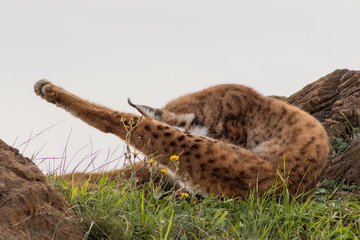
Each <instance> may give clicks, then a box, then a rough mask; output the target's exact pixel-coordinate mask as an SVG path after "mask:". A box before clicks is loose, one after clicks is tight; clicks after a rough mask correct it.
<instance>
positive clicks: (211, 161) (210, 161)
mask: <svg viewBox="0 0 360 240" xmlns="http://www.w3.org/2000/svg"><path fill="white" fill-rule="evenodd" d="M207 162H208V163H215V160H214V159H209V160H208V161H207Z"/></svg>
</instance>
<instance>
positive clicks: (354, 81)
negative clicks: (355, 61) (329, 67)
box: [287, 69, 360, 186]
mask: <svg viewBox="0 0 360 240" xmlns="http://www.w3.org/2000/svg"><path fill="white" fill-rule="evenodd" d="M287 102H288V103H290V104H293V105H295V106H298V107H300V108H302V109H303V110H305V111H307V112H309V113H310V114H312V115H313V116H314V117H316V118H317V119H318V120H319V121H320V122H322V123H323V125H324V127H325V129H326V131H327V132H328V134H329V136H330V138H331V139H334V138H337V137H342V138H344V139H345V140H346V141H349V142H351V144H350V146H349V147H348V148H347V149H346V151H345V152H342V153H340V154H338V155H330V156H329V162H328V165H327V168H326V170H325V171H324V174H323V179H338V180H340V181H345V182H346V183H348V184H352V183H355V184H357V185H359V186H360V140H359V139H357V138H358V137H359V134H358V132H359V126H360V123H359V119H360V71H350V70H347V69H342V70H336V71H334V72H333V73H330V74H329V75H327V76H325V77H322V78H320V79H319V80H317V81H316V82H313V83H311V84H309V85H307V86H306V87H304V88H303V89H302V90H300V91H298V92H297V93H295V94H293V95H292V96H290V97H289V98H288V99H287Z"/></svg>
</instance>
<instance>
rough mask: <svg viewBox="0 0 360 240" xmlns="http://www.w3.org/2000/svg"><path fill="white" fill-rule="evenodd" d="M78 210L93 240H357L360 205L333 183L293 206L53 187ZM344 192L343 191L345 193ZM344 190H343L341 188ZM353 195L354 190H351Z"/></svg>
mask: <svg viewBox="0 0 360 240" xmlns="http://www.w3.org/2000/svg"><path fill="white" fill-rule="evenodd" d="M53 182H54V183H55V185H56V186H57V188H58V189H59V190H60V191H61V192H62V193H63V194H64V195H65V197H66V198H67V200H68V201H69V202H70V203H71V204H72V205H73V206H74V209H75V211H76V213H77V214H78V216H79V217H80V219H82V223H81V224H82V227H83V228H84V230H85V232H86V236H87V238H88V239H358V237H359V236H360V199H357V198H356V197H353V196H351V195H348V194H345V195H342V197H339V196H337V195H336V193H335V191H336V190H337V189H339V187H338V188H335V187H334V186H335V185H334V182H327V183H326V184H327V185H328V186H326V184H323V185H324V187H325V188H324V187H322V188H320V189H319V190H318V191H317V192H316V193H315V195H314V196H312V197H311V199H309V200H306V201H305V202H303V201H301V200H300V199H298V200H293V201H290V200H289V199H290V198H289V195H288V193H287V191H283V193H282V194H281V195H280V196H275V194H274V191H273V190H270V191H269V193H267V194H266V195H264V196H262V197H256V196H255V194H252V195H251V196H250V197H249V199H247V200H246V201H243V200H240V199H228V198H221V199H220V198H215V197H213V196H209V197H206V198H205V199H203V200H198V199H196V198H192V197H189V198H181V199H175V197H174V194H171V193H170V196H164V194H163V192H162V191H161V190H160V189H157V188H156V187H154V186H153V185H152V183H149V184H148V185H147V186H145V187H144V189H143V190H140V189H138V188H136V187H134V183H133V182H127V181H123V182H121V183H120V184H119V183H112V182H108V181H107V177H106V175H104V176H103V178H102V179H101V180H100V182H99V184H98V187H97V189H94V190H92V191H90V189H87V183H85V184H84V185H83V186H82V187H81V188H72V187H71V186H68V185H67V184H66V183H64V182H61V181H53ZM341 188H342V187H341ZM342 190H343V188H342ZM350 190H354V188H350Z"/></svg>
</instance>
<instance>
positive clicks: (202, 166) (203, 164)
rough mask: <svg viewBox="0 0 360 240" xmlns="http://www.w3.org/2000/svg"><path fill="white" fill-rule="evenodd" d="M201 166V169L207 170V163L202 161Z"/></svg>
mask: <svg viewBox="0 0 360 240" xmlns="http://www.w3.org/2000/svg"><path fill="white" fill-rule="evenodd" d="M200 168H201V171H205V170H206V164H205V163H201V164H200Z"/></svg>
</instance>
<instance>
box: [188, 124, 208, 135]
mask: <svg viewBox="0 0 360 240" xmlns="http://www.w3.org/2000/svg"><path fill="white" fill-rule="evenodd" d="M189 131H190V132H192V133H194V134H197V135H200V136H202V137H207V135H208V128H207V127H204V126H195V127H193V128H191V129H190V130H189Z"/></svg>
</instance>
